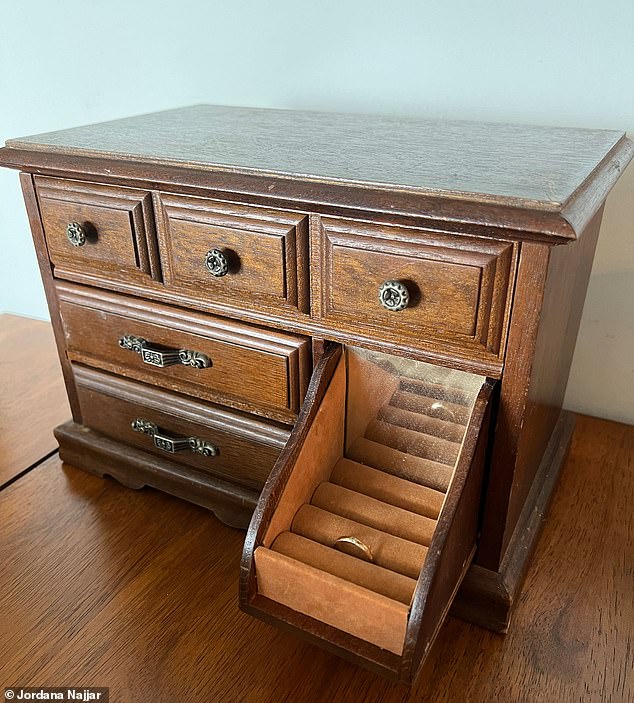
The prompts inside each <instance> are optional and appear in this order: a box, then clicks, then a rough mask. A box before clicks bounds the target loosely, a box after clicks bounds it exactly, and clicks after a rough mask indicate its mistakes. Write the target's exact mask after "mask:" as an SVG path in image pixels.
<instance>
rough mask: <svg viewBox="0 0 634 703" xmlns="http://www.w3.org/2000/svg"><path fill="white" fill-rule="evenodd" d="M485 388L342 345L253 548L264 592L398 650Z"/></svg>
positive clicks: (466, 378)
mask: <svg viewBox="0 0 634 703" xmlns="http://www.w3.org/2000/svg"><path fill="white" fill-rule="evenodd" d="M344 361H345V363H344ZM484 380H485V379H483V378H482V377H480V376H474V375H472V374H467V373H464V372H460V371H452V370H450V369H440V368H438V367H434V366H431V365H429V364H425V363H422V362H418V361H414V360H410V359H403V358H400V357H394V356H390V355H387V354H382V353H379V352H371V351H367V350H362V349H356V348H351V347H347V348H346V349H345V351H344V355H343V356H342V359H341V361H340V362H339V364H338V366H337V369H336V371H335V374H334V375H333V378H332V380H331V382H330V386H329V388H328V391H327V392H326V395H325V396H324V399H323V400H322V404H321V407H320V410H319V411H318V413H317V416H316V418H315V420H314V422H313V424H312V426H311V428H310V430H309V432H308V435H307V437H306V439H305V441H304V444H303V447H302V449H301V451H300V453H299V455H298V457H297V460H296V462H295V466H294V470H293V472H292V475H291V477H290V479H289V481H288V483H287V485H286V487H285V489H284V492H283V494H282V497H281V499H280V502H279V504H278V506H277V509H276V512H275V514H274V516H273V519H272V520H271V523H270V524H269V527H268V530H267V532H266V536H265V539H264V547H258V548H257V549H256V551H255V557H256V575H257V583H258V592H260V593H262V594H263V595H265V596H267V597H269V598H271V599H273V600H277V601H278V602H280V603H283V604H284V605H286V606H288V607H290V608H292V609H294V610H297V611H299V612H301V613H303V614H305V615H309V616H310V617H313V618H315V619H317V620H321V621H323V622H326V623H328V624H330V625H332V626H334V627H337V628H338V629H341V630H343V631H345V632H348V633H349V634H353V635H355V636H357V637H362V638H363V639H366V640H367V641H369V642H372V643H374V644H377V645H378V646H380V647H382V648H385V649H388V650H390V651H393V652H396V653H399V654H400V653H402V649H403V645H404V636H405V630H406V626H407V617H408V608H409V605H410V604H411V600H412V598H413V594H414V590H415V586H416V580H417V579H418V577H419V575H420V572H421V569H422V566H423V564H424V561H425V558H426V555H427V551H428V547H429V545H430V543H431V540H432V538H433V535H434V532H435V529H436V526H437V521H438V518H439V516H440V515H441V513H442V509H443V505H444V500H445V497H446V493H447V491H448V489H449V486H450V484H451V480H452V477H453V474H454V471H455V468H456V465H457V462H458V458H459V455H460V451H461V448H462V443H463V441H464V437H465V434H466V430H467V424H468V421H469V417H470V415H471V412H472V410H473V406H474V403H475V399H476V397H477V394H478V391H479V390H480V388H481V386H482V384H483V383H484ZM344 435H345V436H344ZM342 539H343V543H342V542H338V540H342ZM267 547H268V549H267ZM335 601H336V602H335ZM344 606H345V607H344Z"/></svg>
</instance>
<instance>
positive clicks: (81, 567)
mask: <svg viewBox="0 0 634 703" xmlns="http://www.w3.org/2000/svg"><path fill="white" fill-rule="evenodd" d="M633 457H634V428H632V427H627V426H624V425H619V424H616V423H611V422H606V421H601V420H596V419H590V418H585V417H581V418H579V423H578V429H577V432H576V434H575V440H574V442H573V447H572V451H571V454H570V457H569V459H568V463H567V465H566V467H565V469H564V472H563V476H562V482H561V484H560V486H559V489H558V492H557V495H556V497H555V501H554V504H553V506H552V510H551V513H550V515H549V517H548V519H547V523H546V527H545V529H544V532H543V534H542V537H541V540H540V543H539V545H538V548H537V552H536V557H535V559H534V561H533V563H532V565H531V568H530V571H529V574H528V578H527V581H526V584H525V587H524V590H523V593H522V596H521V598H520V602H519V606H518V609H517V611H516V613H515V620H514V622H513V623H512V626H511V631H510V633H509V634H508V635H507V636H506V637H502V636H499V635H494V634H492V633H490V632H487V631H485V630H482V629H479V628H477V627H474V626H471V625H466V624H464V623H462V622H460V621H458V620H454V619H450V620H449V621H448V622H447V623H446V625H445V626H444V628H443V629H442V631H441V633H440V636H439V639H438V641H437V642H436V644H435V646H434V648H433V650H432V653H431V657H430V660H429V662H428V663H427V665H426V666H425V668H424V669H423V673H422V676H421V678H420V680H419V683H418V684H417V687H416V688H415V689H413V690H412V691H408V690H407V689H406V688H404V687H401V686H399V685H397V684H392V683H389V682H387V681H385V680H383V679H382V678H380V677H378V676H376V675H374V674H372V673H369V672H366V671H362V670H361V669H358V668H357V667H355V666H353V665H352V664H349V663H346V662H344V661H342V660H340V659H338V658H336V657H334V656H331V655H329V654H326V653H325V652H322V651H320V650H318V649H316V648H314V647H312V646H310V645H307V644H304V643H301V642H300V641H299V640H297V639H296V638H294V637H292V636H290V635H288V634H285V633H283V632H281V631H278V630H276V629H274V628H272V627H270V626H268V625H265V624H263V623H260V622H258V621H256V620H254V619H252V618H250V617H248V616H247V615H245V614H243V613H241V612H240V611H239V610H238V607H237V592H236V591H237V578H238V568H239V560H240V553H241V547H242V540H243V534H244V533H242V532H239V531H236V530H233V529H231V528H228V527H225V526H223V525H222V524H221V523H220V522H218V521H217V520H216V519H215V518H214V517H213V516H212V515H210V514H209V513H208V512H206V511H204V510H202V509H199V508H196V507H194V506H192V505H189V504H187V503H184V502H181V501H178V500H176V499H174V498H171V497H169V496H166V495H162V494H159V493H158V492H154V491H142V492H138V493H137V492H132V491H128V490H126V489H125V488H123V487H121V486H119V485H118V484H116V483H114V482H111V481H103V480H101V479H98V478H96V477H94V476H90V475H88V474H85V473H84V472H81V471H77V470H75V469H73V468H71V467H65V468H63V469H60V466H59V462H58V460H57V459H49V460H47V461H46V462H45V463H43V464H42V465H40V466H39V467H37V468H36V469H34V470H33V471H31V472H30V473H29V474H27V475H26V476H24V477H22V478H21V479H20V480H19V481H17V482H15V483H14V484H13V485H11V486H9V487H7V488H6V489H4V490H3V491H2V492H0V524H2V525H3V539H2V540H1V541H0V563H2V564H3V568H2V571H1V572H0V610H1V612H2V614H3V617H2V618H0V686H5V685H27V684H33V685H44V684H50V685H55V684H56V685H60V684H62V685H63V683H72V685H105V686H110V688H111V701H117V702H118V701H122V702H126V703H127V702H129V701H135V703H142V702H143V701H148V702H150V701H174V702H177V701H184V700H197V699H202V700H210V701H216V700H217V701H222V702H223V703H225V702H226V703H233V702H234V701H235V702H236V703H237V702H238V701H239V702H240V703H243V702H251V701H253V702H254V703H255V702H256V701H257V703H278V701H300V700H301V701H306V702H307V703H310V702H312V701H315V702H317V701H319V702H320V703H321V701H325V700H329V701H336V702H337V703H342V702H348V703H353V702H354V703H356V702H358V701H364V702H368V703H379V702H380V703H388V702H392V701H393V702H395V703H396V702H397V701H398V702H400V703H404V702H405V701H417V702H423V701H430V702H431V701H433V702H434V703H442V702H449V701H470V702H472V703H477V702H480V701H482V702H483V703H484V702H485V701H491V700H497V701H500V703H507V702H509V703H511V702H513V703H514V702H516V701H517V702H521V703H524V702H525V703H541V702H542V701H543V702H544V703H551V701H561V702H564V703H568V702H569V703H577V702H578V701H584V702H585V701H590V702H594V701H605V702H606V703H625V702H627V701H632V700H634V697H633V696H632V686H633V685H634V681H633V677H632V671H633V668H632V660H631V657H632V654H631V639H632V625H631V624H632V619H633V617H634V612H633V607H632V598H631V562H632V559H631V542H628V534H629V535H631V531H632V511H631V510H630V509H629V507H628V503H630V502H631V496H632V488H633V484H634V478H633V476H634V473H633V472H632V460H633ZM159 516H160V518H159ZM27 545H28V549H27ZM628 555H629V556H628ZM62 682H63V683H62Z"/></svg>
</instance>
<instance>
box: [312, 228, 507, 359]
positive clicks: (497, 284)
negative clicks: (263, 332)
mask: <svg viewBox="0 0 634 703" xmlns="http://www.w3.org/2000/svg"><path fill="white" fill-rule="evenodd" d="M316 219H317V218H316ZM317 222H318V223H319V226H316V227H314V228H313V230H312V232H311V261H318V262H321V265H320V266H315V267H314V268H313V270H312V271H311V273H312V282H311V284H312V291H311V292H312V295H311V312H312V316H313V317H314V318H315V319H317V320H320V321H321V322H322V323H323V324H324V325H327V326H328V327H330V328H332V329H335V330H337V331H338V332H340V333H341V334H355V335H361V336H364V337H366V338H367V339H368V340H370V341H371V342H373V343H376V342H377V341H378V342H383V343H384V344H388V345H389V344H394V343H397V344H399V345H406V346H408V347H410V348H411V349H412V350H421V351H422V352H425V351H426V350H428V351H429V352H430V353H433V354H435V355H436V356H437V355H438V354H439V353H440V354H442V353H451V354H453V355H454V356H459V357H463V358H465V360H468V361H477V362H480V363H481V364H482V366H483V368H485V369H486V370H487V371H489V370H491V372H493V371H494V370H495V369H497V368H501V359H502V356H503V353H504V343H505V339H506V327H507V322H508V314H507V313H508V310H509V306H510V304H511V290H512V286H513V280H514V271H515V265H516V258H517V245H516V244H515V243H513V242H511V241H504V240H502V239H496V240H491V239H480V238H477V237H471V236H461V235H456V234H453V233H450V232H439V231H427V230H425V229H422V228H420V229H418V228H411V227H397V226H388V225H381V224H373V223H367V222H357V221H353V220H347V219H339V218H331V217H322V218H319V219H317Z"/></svg>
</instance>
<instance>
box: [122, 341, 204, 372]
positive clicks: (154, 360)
mask: <svg viewBox="0 0 634 703" xmlns="http://www.w3.org/2000/svg"><path fill="white" fill-rule="evenodd" d="M119 346H120V347H122V348H123V349H130V350H131V351H133V352H136V353H137V354H139V355H140V357H141V359H142V360H143V363H144V364H149V365H150V366H158V367H159V368H164V367H165V366H172V365H173V364H182V365H183V366H193V367H194V368H195V369H208V368H209V367H210V366H211V365H212V363H211V359H210V358H209V357H208V356H207V355H206V354H203V353H202V352H197V351H192V350H191V349H168V348H166V347H161V346H158V345H153V344H151V343H150V342H148V341H147V339H143V337H135V336H134V335H131V334H125V335H123V337H121V338H120V339H119Z"/></svg>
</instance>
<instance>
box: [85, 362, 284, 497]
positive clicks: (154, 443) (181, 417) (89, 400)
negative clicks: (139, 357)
mask: <svg viewBox="0 0 634 703" xmlns="http://www.w3.org/2000/svg"><path fill="white" fill-rule="evenodd" d="M73 369H74V373H75V380H76V383H77V391H78V395H79V404H80V410H81V414H82V422H83V424H84V425H85V426H86V427H89V428H91V429H93V430H96V431H97V432H100V433H101V434H103V435H105V436H107V437H110V438H112V439H115V440H117V441H119V442H122V443H124V444H127V445H131V446H134V447H138V448H140V449H143V450H145V451H147V452H149V453H151V454H154V455H157V456H161V457H169V458H170V459H171V460H172V461H176V462H178V463H180V464H184V465H186V466H187V467H189V468H191V469H192V470H194V471H197V472H198V471H201V472H205V473H209V474H213V475H215V476H219V477H222V478H225V479H229V480H230V481H232V482H234V483H237V484H240V485H242V486H245V487H248V488H253V489H255V490H260V489H261V488H262V486H263V485H264V482H265V481H266V479H267V477H268V475H269V472H270V471H271V468H272V467H273V464H274V463H275V461H276V459H277V458H278V456H279V454H280V451H281V450H282V448H283V447H284V445H285V443H286V441H287V439H288V435H289V432H288V430H287V429H285V428H282V427H279V426H277V425H275V424H272V423H268V422H265V421H263V420H260V419H256V418H254V417H252V416H248V415H243V414H241V413H235V412H232V411H229V410H227V409H224V408H218V407H214V406H210V405H205V404H203V403H200V402H198V401H196V400H194V399H192V398H185V397H183V396H179V395H176V394H173V393H168V392H166V391H163V390H159V389H157V388H152V387H150V386H146V385H143V384H140V383H135V382H133V381H128V380H127V379H123V378H119V377H117V376H112V375H110V374H106V373H103V372H101V371H96V370H94V369H90V368H88V367H84V366H79V365H74V366H73Z"/></svg>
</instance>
